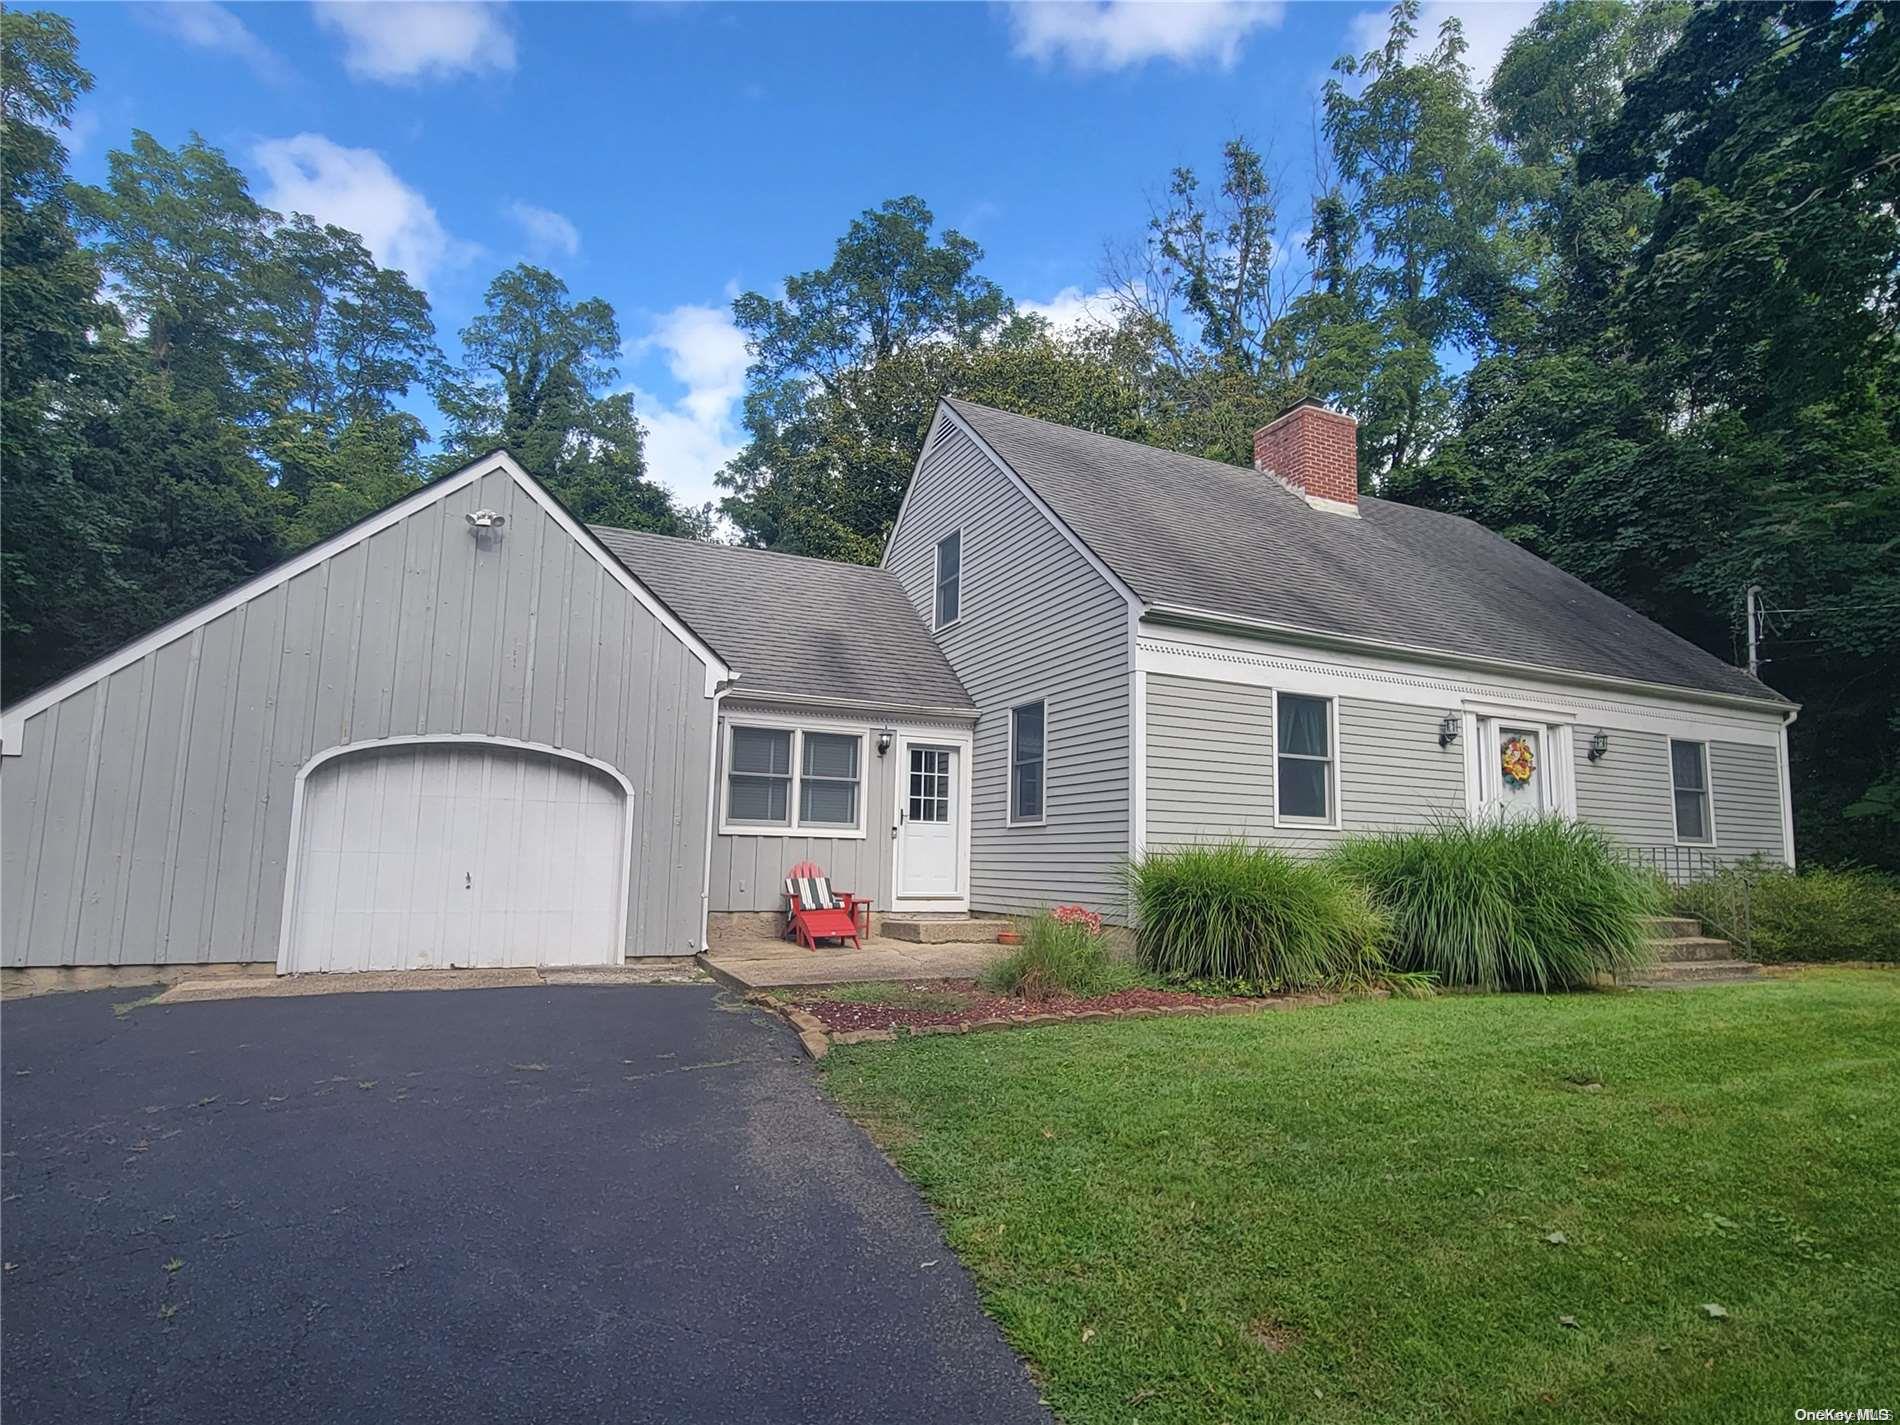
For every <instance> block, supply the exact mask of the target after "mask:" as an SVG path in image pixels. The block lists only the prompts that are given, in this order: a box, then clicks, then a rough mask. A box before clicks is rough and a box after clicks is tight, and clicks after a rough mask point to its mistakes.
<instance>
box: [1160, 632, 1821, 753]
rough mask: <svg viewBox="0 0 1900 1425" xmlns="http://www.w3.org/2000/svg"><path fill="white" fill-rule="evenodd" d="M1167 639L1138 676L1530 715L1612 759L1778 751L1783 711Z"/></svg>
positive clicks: (1178, 635) (1185, 635) (1191, 636)
mask: <svg viewBox="0 0 1900 1425" xmlns="http://www.w3.org/2000/svg"><path fill="white" fill-rule="evenodd" d="M1170 634H1171V635H1172V636H1170V637H1168V638H1159V637H1156V636H1154V635H1152V634H1148V633H1144V634H1143V635H1142V636H1141V638H1140V639H1139V640H1138V642H1137V644H1136V653H1135V659H1136V666H1137V668H1138V669H1139V671H1141V672H1143V673H1165V674H1170V675H1172V676H1175V677H1181V678H1198V679H1201V680H1202V681H1204V682H1216V683H1245V684H1250V685H1252V686H1255V687H1263V688H1265V687H1270V688H1285V689H1287V690H1288V691H1290V692H1296V693H1297V692H1311V693H1320V694H1328V695H1331V694H1337V695H1339V696H1343V697H1353V698H1365V699H1369V700H1371V701H1374V702H1388V703H1404V704H1408V705H1410V706H1414V707H1429V708H1436V709H1438V710H1439V712H1440V713H1445V712H1453V713H1459V712H1463V711H1465V710H1466V708H1467V706H1469V707H1470V708H1471V709H1472V710H1475V711H1484V712H1489V711H1492V710H1496V711H1501V712H1504V713H1505V714H1506V715H1508V716H1526V715H1529V716H1533V717H1537V718H1540V719H1548V720H1554V721H1567V722H1573V723H1575V724H1576V725H1577V726H1579V727H1584V728H1596V727H1602V728H1603V729H1604V730H1606V731H1608V732H1609V733H1610V734H1611V742H1612V755H1614V742H1615V734H1616V732H1617V731H1619V730H1621V731H1626V732H1655V733H1662V734H1665V735H1674V736H1680V737H1696V736H1706V738H1707V740H1709V741H1713V742H1742V743H1749V744H1754V745H1759V746H1774V745H1776V744H1777V743H1778V742H1779V741H1780V737H1781V730H1782V727H1783V723H1784V716H1785V714H1786V712H1787V711H1788V710H1786V709H1777V708H1769V707H1762V708H1760V709H1759V710H1744V709H1741V708H1727V707H1718V706H1714V705H1711V704H1706V703H1696V702H1689V701H1683V702H1671V701H1670V700H1667V699H1665V698H1663V697H1660V696H1656V695H1640V694H1636V693H1634V692H1632V693H1631V694H1628V695H1624V696H1612V695H1609V694H1606V693H1601V692H1596V691H1593V690H1586V689H1583V688H1579V687H1565V686H1563V685H1561V684H1558V683H1550V684H1542V683H1536V682H1532V681H1530V680H1529V679H1525V680H1521V681H1519V680H1513V681H1511V682H1508V683H1507V682H1503V681H1499V682H1480V681H1476V680H1472V679H1468V678H1467V677H1465V676H1462V675H1461V674H1460V673H1458V672H1457V671H1455V670H1451V669H1447V668H1443V667H1434V666H1432V665H1430V664H1426V663H1422V662H1420V663H1412V664H1409V665H1408V664H1406V663H1404V662H1402V661H1400V660H1397V659H1393V658H1390V657H1384V658H1375V657H1371V656H1368V657H1365V658H1356V657H1353V656H1352V655H1350V654H1345V653H1332V654H1328V653H1323V652H1320V651H1318V650H1315V649H1311V648H1280V647H1276V646H1274V645H1272V644H1270V643H1267V642H1264V641H1262V640H1260V639H1241V638H1235V637H1231V636H1224V635H1220V634H1215V633H1194V632H1189V631H1186V630H1181V631H1176V630H1170Z"/></svg>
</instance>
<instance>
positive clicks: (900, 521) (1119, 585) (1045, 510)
mask: <svg viewBox="0 0 1900 1425" xmlns="http://www.w3.org/2000/svg"><path fill="white" fill-rule="evenodd" d="M945 430H956V431H959V432H961V433H962V434H963V435H965V436H968V437H969V439H970V441H971V443H972V444H974V445H975V446H976V448H977V449H978V450H980V451H982V452H983V456H984V458H985V459H986V460H988V461H989V462H990V464H992V465H994V466H995V467H996V468H997V469H998V470H1000V471H1001V472H1002V473H1003V477H1004V478H1005V479H1006V480H1008V481H1009V483H1010V484H1011V485H1013V486H1015V488H1016V489H1017V490H1018V491H1020V492H1021V494H1022V496H1023V498H1024V499H1026V500H1028V501H1029V503H1030V504H1031V505H1032V506H1033V507H1034V508H1035V511H1036V513H1037V514H1039V515H1041V516H1042V517H1043V518H1044V519H1045V520H1047V521H1048V522H1049V524H1050V526H1051V527H1053V528H1054V529H1055V530H1056V531H1057V532H1058V533H1059V534H1061V536H1062V537H1063V538H1064V539H1065V540H1067V541H1068V542H1069V546H1070V547H1071V548H1072V549H1074V550H1075V552H1076V553H1077V554H1080V555H1081V556H1082V558H1083V559H1084V560H1085V561H1087V563H1088V566H1089V568H1091V569H1093V570H1094V571H1095V572H1096V573H1097V574H1100V575H1101V576H1102V578H1103V579H1104V580H1106V581H1107V583H1108V586H1109V587H1110V588H1111V589H1113V590H1114V591H1115V592H1116V593H1118V594H1120V595H1121V596H1122V600H1123V601H1124V602H1125V603H1126V604H1127V605H1128V607H1129V608H1131V609H1133V610H1135V611H1136V612H1139V611H1140V610H1141V608H1142V602H1141V598H1140V596H1139V595H1137V594H1136V593H1135V591H1134V590H1133V589H1131V588H1129V587H1128V585H1127V583H1126V582H1125V581H1124V580H1123V579H1122V577H1121V576H1120V575H1119V574H1117V573H1116V572H1115V571H1114V570H1113V569H1110V568H1109V567H1108V566H1107V565H1106V564H1104V563H1103V562H1102V561H1101V559H1100V558H1099V557H1098V556H1097V555H1096V553H1095V551H1094V550H1093V549H1090V548H1089V547H1088V545H1087V544H1086V543H1084V542H1083V540H1082V538H1081V536H1080V535H1078V534H1077V533H1076V532H1075V531H1074V530H1072V529H1070V528H1069V527H1068V525H1066V524H1064V523H1063V522H1062V518H1061V516H1059V515H1058V514H1057V513H1056V512H1055V511H1054V510H1052V509H1050V508H1049V506H1048V504H1047V503H1046V502H1045V501H1044V500H1043V498H1042V496H1040V495H1038V494H1037V493H1036V492H1035V491H1034V490H1032V489H1030V487H1029V484H1028V482H1027V481H1025V480H1024V479H1023V477H1022V476H1020V475H1018V474H1017V473H1016V472H1015V471H1014V470H1012V469H1011V468H1010V464H1009V462H1008V461H1007V460H1005V459H1003V457H1002V456H1000V455H998V454H997V453H996V452H995V451H994V450H993V449H991V448H990V443H989V442H988V441H986V440H984V439H983V437H982V436H980V435H978V434H977V433H976V429H975V427H973V426H972V425H971V424H970V423H969V422H968V421H966V420H964V419H963V417H962V416H960V415H958V414H957V413H956V412H955V411H954V410H952V409H951V408H950V403H949V402H948V401H943V400H940V401H938V402H937V414H936V415H935V416H933V417H932V418H931V421H930V433H929V434H928V435H926V436H925V437H924V448H923V449H922V450H920V451H918V452H917V463H916V464H915V465H913V466H912V467H911V472H910V484H909V486H908V487H907V488H906V489H905V491H904V498H903V501H902V503H900V504H899V505H898V507H897V518H896V519H895V520H894V521H892V523H891V532H890V535H889V536H888V537H887V538H886V539H885V541H884V557H883V558H882V559H881V560H879V561H878V563H879V567H880V568H886V569H888V568H889V567H890V559H891V548H892V546H893V545H895V543H896V542H897V531H898V530H900V529H902V528H903V526H904V515H905V514H906V512H908V511H909V509H910V500H911V496H912V495H913V494H915V493H916V491H917V476H918V475H919V474H920V473H921V472H922V471H923V468H924V462H925V461H927V460H928V459H930V457H931V455H932V453H933V452H934V450H935V448H936V445H937V442H938V440H939V439H940V438H941V436H942V435H943V432H944V431H945ZM933 597H934V595H933ZM932 612H933V613H934V612H935V610H934V607H933V610H932Z"/></svg>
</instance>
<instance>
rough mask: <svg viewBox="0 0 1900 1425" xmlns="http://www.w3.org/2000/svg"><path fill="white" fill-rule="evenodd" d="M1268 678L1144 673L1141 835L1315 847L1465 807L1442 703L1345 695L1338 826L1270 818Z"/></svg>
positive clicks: (1305, 850)
mask: <svg viewBox="0 0 1900 1425" xmlns="http://www.w3.org/2000/svg"><path fill="white" fill-rule="evenodd" d="M1273 696H1274V694H1273V690H1272V689H1270V688H1259V687H1252V686H1248V685H1245V684H1240V683H1220V682H1213V681H1208V680H1203V679H1198V678H1182V677H1176V676H1174V675H1171V674H1160V673H1153V674H1149V675H1148V825H1147V827H1146V831H1145V835H1146V844H1147V845H1149V846H1153V847H1167V846H1179V845H1183V844H1187V843H1192V842H1196V841H1214V840H1222V839H1226V838H1230V837H1239V838H1241V839H1243V840H1247V841H1253V842H1258V843H1261V844H1263V845H1269V846H1278V847H1280V848H1281V849H1283V850H1286V851H1290V852H1293V853H1295V854H1304V855H1310V854H1316V853H1318V852H1319V851H1321V850H1324V849H1325V847H1326V846H1327V845H1329V844H1331V843H1332V842H1334V841H1336V840H1337V839H1338V838H1339V836H1340V835H1341V834H1343V833H1344V832H1352V831H1391V830H1397V829H1409V828H1416V827H1421V826H1429V825H1431V824H1432V822H1434V821H1435V820H1439V819H1443V818H1446V817H1457V816H1462V815H1463V814H1464V810H1465V782H1464V762H1463V758H1462V755H1461V754H1460V753H1459V751H1458V750H1457V748H1456V747H1455V746H1454V747H1451V748H1441V747H1439V745H1438V719H1439V714H1438V713H1437V712H1436V711H1434V710H1432V709H1428V708H1420V707H1412V706H1408V705H1405V704H1400V703H1383V702H1375V701H1372V700H1370V699H1362V698H1341V699H1339V707H1338V727H1339V746H1338V749H1337V756H1338V761H1337V769H1338V770H1337V776H1336V781H1337V785H1338V788H1339V819H1340V830H1338V831H1329V830H1324V829H1320V828H1312V827H1299V828H1297V829H1295V828H1291V827H1286V828H1282V827H1276V826H1274V824H1273V796H1274V741H1273Z"/></svg>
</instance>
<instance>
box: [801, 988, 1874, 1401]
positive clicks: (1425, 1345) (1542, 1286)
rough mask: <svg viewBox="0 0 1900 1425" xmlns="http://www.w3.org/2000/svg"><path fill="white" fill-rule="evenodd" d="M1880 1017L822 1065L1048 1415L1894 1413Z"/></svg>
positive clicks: (1393, 1003)
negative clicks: (913, 1191)
mask: <svg viewBox="0 0 1900 1425" xmlns="http://www.w3.org/2000/svg"><path fill="white" fill-rule="evenodd" d="M1896 1029H1900V974H1894V973H1890V972H1882V971H1847V970H1825V971H1809V972H1805V973H1802V974H1799V975H1794V976H1789V977H1785V978H1776V979H1773V980H1769V981H1764V982H1759V983H1752V984H1745V985H1734V986H1723V987H1720V988H1710V989H1702V990H1694V991H1687V992H1676V993H1664V992H1651V993H1647V994H1644V993H1638V994H1591V995H1575V996H1563V997H1556V998H1538V997H1531V996H1486V997H1473V996H1447V997H1442V998H1438V999H1433V1000H1424V1001H1407V1000H1400V999H1393V1000H1390V1001H1386V1002H1370V1003H1368V1002H1360V1003H1348V1004H1345V1005H1341V1006H1339V1007H1336V1008H1331V1009H1321V1010H1310V1011H1304V1012H1301V1013H1295V1014H1275V1015H1261V1016H1257V1017H1256V1016H1246V1017H1237V1018H1218V1019H1180V1020H1146V1021H1135V1022H1122V1023H1116V1024H1095V1025H1077V1026H1065V1027H1059V1028H1047V1029H1032V1030H1017V1031H1011V1032H1008V1033H998V1034H983V1035H972V1036H969V1037H967V1038H956V1037H941V1038H933V1039H929V1040H920V1041H916V1042H909V1043H901V1044H896V1045H879V1046H859V1047H851V1048H844V1049H840V1050H837V1051H835V1052H834V1053H833V1054H832V1055H831V1056H830V1058H828V1059H827V1060H826V1061H825V1065H826V1077H827V1081H828V1083H829V1085H830V1087H831V1089H832V1091H833V1092H834V1093H835V1094H836V1095H837V1097H838V1098H839V1100H840V1101H841V1102H842V1103H843V1104H844V1105H845V1107H846V1109H847V1110H848V1111H849V1112H851V1113H852V1114H853V1115H854V1116H855V1117H857V1118H858V1119H859V1121H860V1122H862V1123H864V1124H866V1126H867V1127H869V1128H870V1130H871V1131H872V1132H873V1133H874V1134H876V1135H877V1136H878V1137H879V1138H880V1140H881V1141H882V1142H883V1143H884V1144H885V1146H886V1147H887V1149H888V1150H889V1151H890V1152H891V1153H892V1154H893V1156H894V1157H895V1158H896V1160H897V1162H898V1163H899V1165H900V1166H901V1167H902V1169H903V1170H904V1172H905V1173H906V1174H907V1175H909V1176H910V1177H911V1178H912V1179H913V1180H914V1181H915V1182H916V1183H917V1184H918V1186H919V1187H920V1189H921V1190H922V1192H923V1194H924V1196H925V1197H926V1198H927V1199H928V1200H929V1201H930V1202H931V1203H932V1205H933V1206H934V1207H935V1209H936V1210H937V1212H938V1213H939V1215H940V1217H941V1219H942V1221H943V1223H944V1226H945V1229H946V1231H947V1233H948V1236H949V1239H950V1242H951V1245H952V1246H953V1247H954V1248H955V1249H956V1251H957V1253H958V1255H959V1256H961V1258H962V1259H963V1261H964V1262H965V1263H966V1264H967V1265H968V1266H969V1268H970V1270H971V1271H972V1273H973V1274H974V1275H975V1278H976V1281H977V1283H978V1286H979V1288H980V1289H981V1291H982V1293H983V1297H984V1301H985V1304H986V1305H987V1307H988V1309H989V1310H990V1312H991V1313H992V1314H993V1315H994V1316H995V1317H996V1319H997V1320H998V1321H999V1322H1000V1323H1001V1325H1002V1328H1003V1330H1004V1331H1005V1333H1006V1334H1007V1335H1008V1337H1009V1339H1010V1340H1011V1341H1012V1342H1013V1343H1014V1345H1015V1346H1016V1347H1017V1349H1018V1350H1020V1351H1021V1352H1022V1353H1023V1354H1024V1355H1025V1356H1026V1357H1027V1358H1028V1359H1029V1361H1030V1362H1031V1365H1032V1367H1033V1369H1034V1370H1035V1371H1036V1373H1037V1375H1038V1378H1039V1379H1040V1381H1041V1382H1042V1384H1043V1387H1044V1390H1045V1393H1046V1394H1047V1397H1048V1399H1049V1401H1050V1403H1051V1404H1052V1405H1053V1406H1054V1407H1055V1408H1056V1410H1057V1411H1058V1413H1059V1414H1060V1415H1061V1416H1062V1418H1063V1419H1064V1420H1065V1421H1067V1422H1070V1425H1079V1422H1109V1421H1114V1422H1128V1421H1143V1422H1163V1421H1183V1422H1185V1421H1196V1422H1199V1421H1235V1422H1238V1421H1280V1420H1312V1421H1342V1422H1343V1421H1354V1422H1361V1425H1363V1422H1367V1421H1425V1420H1430V1421H1441V1420H1442V1421H1460V1422H1463V1421H1505V1420H1510V1421H1523V1420H1544V1421H1552V1422H1556V1421H1565V1422H1569V1421H1597V1420H1604V1421H1608V1420H1619V1421H1624V1420H1709V1421H1748V1420H1762V1421H1785V1420H1789V1419H1792V1418H1793V1412H1794V1410H1795V1409H1796V1408H1797V1407H1801V1406H1806V1407H1816V1406H1822V1407H1825V1406H1863V1405H1864V1406H1872V1407H1886V1408H1900V1352H1897V1351H1896V1350H1895V1343H1896V1342H1900V1073H1897V1072H1896V1065H1897V1064H1900V1036H1897V1035H1896ZM1705 1303H1713V1304H1715V1305H1717V1306H1719V1307H1721V1308H1722V1309H1723V1310H1724V1311H1725V1312H1726V1313H1727V1316H1726V1319H1716V1318H1714V1317H1712V1316H1711V1315H1709V1314H1707V1313H1706V1312H1705V1311H1704V1310H1703V1306H1704V1304H1705ZM1564 1318H1571V1319H1572V1320H1573V1321H1574V1323H1575V1324H1574V1325H1570V1324H1565V1322H1564Z"/></svg>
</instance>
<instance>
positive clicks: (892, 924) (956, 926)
mask: <svg viewBox="0 0 1900 1425" xmlns="http://www.w3.org/2000/svg"><path fill="white" fill-rule="evenodd" d="M1011 928H1012V923H1011V922H1010V921H1007V920H1001V919H997V920H973V919H971V918H970V917H969V916H967V915H961V916H960V915H945V916H929V915H886V916H884V917H883V918H882V920H881V922H880V923H879V925H878V934H879V935H880V936H883V937H885V938H887V939H890V940H904V941H908V942H909V943H911V944H913V945H966V944H967V945H975V944H987V945H994V944H995V943H996V937H997V934H998V933H999V932H1001V931H1004V930H1009V929H1011Z"/></svg>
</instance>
